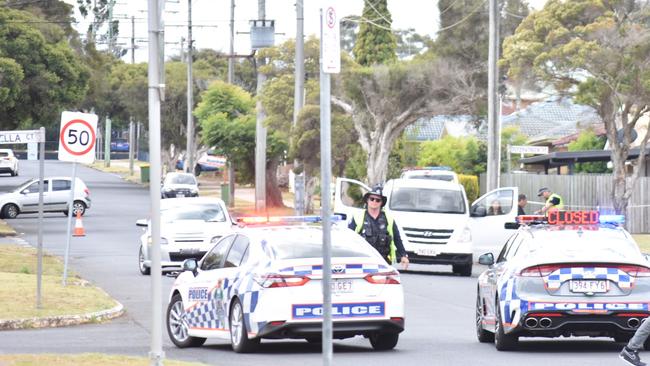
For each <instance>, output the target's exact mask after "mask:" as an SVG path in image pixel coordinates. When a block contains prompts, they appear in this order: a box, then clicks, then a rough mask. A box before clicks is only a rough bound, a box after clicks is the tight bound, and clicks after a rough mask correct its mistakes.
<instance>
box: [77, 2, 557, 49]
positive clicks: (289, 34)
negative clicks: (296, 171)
mask: <svg viewBox="0 0 650 366" xmlns="http://www.w3.org/2000/svg"><path fill="white" fill-rule="evenodd" d="M545 1H546V0H530V1H529V3H530V4H531V5H532V6H534V7H535V8H539V7H540V6H541V5H542V4H543V3H544V2H545ZM66 2H68V3H71V4H74V3H76V2H75V0H66ZM187 3H188V1H187V0H173V2H172V0H168V1H167V3H166V5H165V18H164V19H165V24H166V27H165V42H176V44H167V45H166V47H165V54H166V56H170V55H178V54H179V52H180V40H181V37H185V38H187V9H188V4H187ZM304 3H305V9H304V18H305V34H307V35H309V34H317V33H318V31H319V18H318V14H319V9H320V7H321V6H322V4H323V3H324V1H318V0H304ZM334 3H335V5H336V10H337V13H338V14H339V18H341V17H344V16H348V15H361V12H362V10H363V0H337V1H335V2H334ZM257 4H258V0H235V32H248V31H249V28H250V25H249V20H252V19H257V15H258V9H257ZM294 4H295V0H266V19H273V20H275V31H276V33H282V34H277V35H276V38H275V41H276V44H279V43H282V42H283V41H285V40H286V39H289V38H294V37H295V33H296V12H295V5H294ZM147 5H148V1H147V0H118V2H117V4H116V6H115V8H114V12H113V13H114V16H115V17H117V18H125V17H128V18H129V20H120V37H121V38H120V39H118V43H124V44H123V45H122V47H126V48H129V47H130V46H131V44H130V37H131V21H130V18H131V16H134V17H135V18H136V19H135V36H136V38H140V39H142V41H140V42H136V45H137V47H138V48H137V49H136V52H135V59H136V62H143V61H146V58H147V57H148V53H147V48H146V47H147V43H146V38H147V20H146V9H147ZM388 9H389V10H390V12H391V14H392V16H393V29H407V28H415V30H416V32H418V33H421V34H428V35H430V36H432V37H435V33H436V31H437V29H438V23H439V19H438V18H439V15H438V7H437V1H435V0H430V1H426V0H388ZM229 17H230V0H192V22H193V24H194V25H195V27H193V28H192V37H193V38H194V40H195V46H196V48H198V49H202V48H212V49H216V50H219V51H223V52H226V53H227V52H228V49H229V34H230V33H229ZM77 20H79V21H80V22H79V24H78V27H77V29H78V30H79V31H80V33H82V34H85V30H86V29H87V28H88V25H89V23H90V19H87V20H83V19H82V18H81V16H79V15H77ZM201 25H205V26H208V27H200V26H201ZM235 52H236V53H240V54H241V53H246V54H248V53H250V35H248V34H236V35H235ZM123 59H124V60H125V61H127V62H128V61H130V60H131V54H130V51H129V54H128V55H127V56H125V57H124V58H123Z"/></svg>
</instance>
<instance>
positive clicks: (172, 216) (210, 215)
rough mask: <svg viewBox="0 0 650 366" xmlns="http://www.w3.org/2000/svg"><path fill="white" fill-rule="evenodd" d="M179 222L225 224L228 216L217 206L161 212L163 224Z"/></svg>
mask: <svg viewBox="0 0 650 366" xmlns="http://www.w3.org/2000/svg"><path fill="white" fill-rule="evenodd" d="M178 220H203V221H215V222H224V221H226V215H225V213H224V212H223V210H222V209H221V206H219V205H216V204H205V205H192V206H183V207H173V208H169V209H166V210H162V211H161V212H160V221H161V222H163V223H169V222H174V221H178Z"/></svg>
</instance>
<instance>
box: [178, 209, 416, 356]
mask: <svg viewBox="0 0 650 366" xmlns="http://www.w3.org/2000/svg"><path fill="white" fill-rule="evenodd" d="M293 219H296V218H295V217H286V218H281V219H278V218H271V221H275V222H276V225H254V226H249V227H246V228H244V229H241V230H240V231H238V232H237V233H235V234H232V235H228V236H225V237H224V238H222V239H221V240H220V241H219V242H217V243H216V245H214V247H213V248H212V249H211V250H210V251H209V252H208V253H207V254H206V255H205V256H204V257H203V258H202V259H201V260H200V261H199V262H198V263H197V261H196V260H194V259H188V260H186V261H185V262H184V263H183V269H184V271H183V272H182V273H181V274H180V275H179V276H178V277H177V278H176V281H175V282H174V285H173V288H172V290H171V294H170V301H169V306H168V309H167V330H168V333H169V337H170V338H171V340H172V342H173V343H174V344H175V345H176V346H178V347H181V348H183V347H191V346H200V345H202V344H203V343H204V342H205V340H206V338H222V339H229V340H230V342H231V344H232V348H233V350H234V351H235V352H250V351H253V350H254V349H255V347H256V346H257V345H258V344H259V342H260V339H262V338H275V339H279V338H294V339H305V340H307V341H308V342H320V340H321V332H322V315H323V306H322V299H323V295H322V285H323V283H322V277H323V260H322V256H323V252H322V236H323V232H322V229H321V227H320V226H318V225H313V224H312V225H310V224H297V225H296V224H294V225H289V224H284V223H285V222H287V221H292V220H293ZM266 220H267V219H266V218H263V219H257V218H248V222H251V221H252V222H260V221H266ZM296 220H299V221H305V220H306V221H316V220H317V218H315V217H306V218H297V219H296ZM331 238H332V269H331V271H332V282H331V283H330V284H329V286H331V291H332V318H333V337H334V338H335V339H344V338H351V337H354V336H364V337H366V338H368V339H369V340H370V344H371V345H372V347H373V348H374V349H377V350H387V349H392V348H394V347H395V346H396V345H397V342H398V338H399V333H400V332H402V331H403V330H404V293H403V289H402V285H401V283H400V276H399V272H398V271H397V270H395V269H394V268H393V267H391V266H389V265H387V264H386V262H385V261H384V260H383V259H382V257H381V256H380V255H379V253H377V251H376V250H375V249H374V248H372V247H371V246H370V245H369V244H368V243H367V242H366V241H365V240H363V239H362V238H361V237H360V236H359V235H357V234H356V233H355V232H353V231H352V230H349V229H347V228H346V227H338V226H337V225H333V227H332V232H331Z"/></svg>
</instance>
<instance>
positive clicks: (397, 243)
mask: <svg viewBox="0 0 650 366" xmlns="http://www.w3.org/2000/svg"><path fill="white" fill-rule="evenodd" d="M363 200H364V202H365V203H366V210H365V211H363V213H362V214H359V215H357V216H355V217H353V218H352V221H350V224H349V225H348V227H349V228H350V229H352V230H354V231H356V232H357V233H358V234H359V235H361V236H362V237H363V238H364V239H366V241H367V242H368V243H370V245H372V247H373V248H375V249H376V250H377V251H378V252H379V254H381V256H382V257H384V259H385V260H386V262H387V263H388V264H393V263H395V262H396V261H399V262H400V263H401V264H402V266H403V267H404V269H407V268H408V265H409V259H408V256H407V255H406V250H405V249H404V245H403V244H402V238H401V237H400V234H399V230H398V229H397V224H395V220H393V218H392V217H391V216H390V215H388V214H386V211H384V210H383V207H384V206H385V205H386V196H384V195H383V192H382V188H381V186H375V187H374V188H373V189H372V191H370V192H368V193H366V194H365V195H364V196H363Z"/></svg>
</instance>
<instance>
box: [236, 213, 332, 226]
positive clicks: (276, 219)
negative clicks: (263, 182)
mask: <svg viewBox="0 0 650 366" xmlns="http://www.w3.org/2000/svg"><path fill="white" fill-rule="evenodd" d="M331 219H332V221H341V220H342V219H343V217H342V216H341V215H332V217H331ZM322 221H323V219H322V217H320V216H247V217H238V218H237V222H238V223H242V224H290V223H317V222H322Z"/></svg>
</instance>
